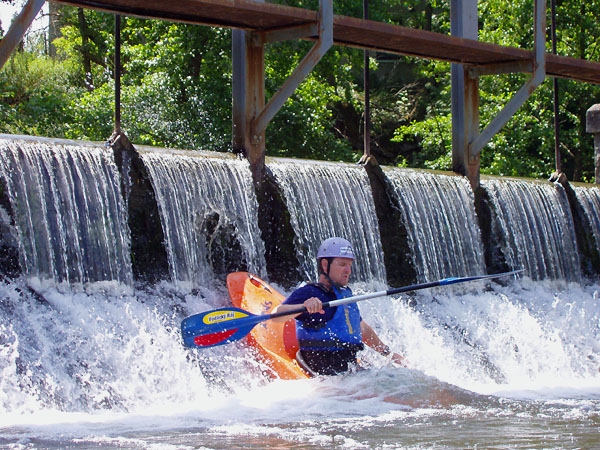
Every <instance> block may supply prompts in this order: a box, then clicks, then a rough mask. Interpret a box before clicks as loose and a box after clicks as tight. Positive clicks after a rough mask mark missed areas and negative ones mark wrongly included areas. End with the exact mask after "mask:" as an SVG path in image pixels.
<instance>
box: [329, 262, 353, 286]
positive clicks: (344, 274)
mask: <svg viewBox="0 0 600 450" xmlns="http://www.w3.org/2000/svg"><path fill="white" fill-rule="evenodd" d="M352 263H353V260H352V259H350V258H333V261H331V265H330V266H329V277H330V278H331V279H332V280H333V282H334V283H336V284H338V285H340V286H346V285H347V284H348V281H349V280H350V274H351V273H352Z"/></svg>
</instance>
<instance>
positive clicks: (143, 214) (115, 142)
mask: <svg viewBox="0 0 600 450" xmlns="http://www.w3.org/2000/svg"><path fill="white" fill-rule="evenodd" d="M108 143H109V144H110V146H111V147H112V149H113V151H114V155H115V163H116V164H117V166H118V167H119V170H120V172H121V192H122V194H123V197H124V199H125V204H126V205H128V215H129V217H128V224H129V229H130V231H131V263H132V270H133V276H134V277H135V279H136V280H139V281H144V282H150V283H153V282H156V281H158V280H161V279H168V278H169V263H168V259H167V250H166V248H165V244H164V242H165V237H164V234H163V230H162V225H161V222H160V214H159V212H158V204H157V202H156V194H155V192H154V189H153V187H152V183H151V182H150V178H149V176H148V172H147V170H146V168H145V167H144V164H143V162H142V160H141V158H140V156H139V153H138V152H137V150H136V149H135V148H134V147H133V145H132V144H131V142H130V141H129V139H127V137H126V136H125V135H124V134H122V133H115V134H114V135H113V136H112V137H111V139H110V140H109V141H108Z"/></svg>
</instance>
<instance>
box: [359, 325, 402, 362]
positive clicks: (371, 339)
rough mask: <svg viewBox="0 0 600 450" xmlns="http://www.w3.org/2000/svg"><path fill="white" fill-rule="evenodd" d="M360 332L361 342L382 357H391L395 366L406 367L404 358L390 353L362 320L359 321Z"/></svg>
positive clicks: (369, 326)
mask: <svg viewBox="0 0 600 450" xmlns="http://www.w3.org/2000/svg"><path fill="white" fill-rule="evenodd" d="M360 331H361V333H362V341H363V343H364V344H365V345H368V346H369V347H371V348H372V349H373V350H375V351H376V352H377V353H380V354H381V355H383V356H391V358H392V361H394V362H395V363H396V364H398V365H400V366H403V367H406V361H405V360H404V357H403V356H401V355H400V354H398V353H395V352H392V351H391V350H390V348H389V347H388V346H387V345H385V344H384V343H383V342H382V341H381V339H379V336H377V333H375V330H373V328H371V325H369V324H368V323H367V322H365V321H364V320H361V321H360Z"/></svg>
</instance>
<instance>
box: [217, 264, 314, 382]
mask: <svg viewBox="0 0 600 450" xmlns="http://www.w3.org/2000/svg"><path fill="white" fill-rule="evenodd" d="M227 289H228V290H229V297H231V303H232V304H233V306H235V307H236V308H241V309H244V310H246V311H248V312H251V313H252V314H257V315H263V314H269V313H271V311H272V310H273V308H275V307H276V306H278V305H279V304H281V302H282V301H283V300H285V297H284V296H283V295H282V294H281V293H280V292H278V291H276V290H275V289H273V288H272V287H271V286H269V285H268V284H267V283H266V282H264V281H263V280H261V279H260V278H258V277H257V276H255V275H252V274H250V273H248V272H234V273H230V274H229V275H227ZM246 339H247V342H248V344H249V345H250V346H251V347H252V348H254V349H255V350H256V352H257V354H258V355H259V357H260V358H261V360H262V361H263V362H264V363H265V364H266V365H267V366H268V367H269V368H270V369H271V372H272V376H273V378H281V379H283V380H297V379H302V378H309V375H308V374H307V373H306V372H305V371H304V370H302V368H301V367H300V366H299V365H298V362H297V361H296V358H295V355H296V352H297V351H298V341H297V339H296V323H295V321H294V319H290V320H288V321H287V322H285V323H275V322H273V321H272V320H267V321H265V322H262V323H259V324H258V325H257V326H255V327H254V328H253V329H252V331H251V332H250V333H249V334H248V336H247V337H246Z"/></svg>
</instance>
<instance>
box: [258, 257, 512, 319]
mask: <svg viewBox="0 0 600 450" xmlns="http://www.w3.org/2000/svg"><path fill="white" fill-rule="evenodd" d="M522 271H523V270H522V269H520V270H513V271H511V272H504V273H498V274H493V275H477V276H473V277H462V278H461V277H452V278H444V279H443V280H438V281H431V282H429V283H420V284H412V285H410V286H402V287H399V288H392V289H388V290H387V291H378V292H371V293H368V294H361V295H354V296H352V297H346V298H340V299H337V300H332V301H330V302H323V308H332V307H334V306H339V305H346V304H348V303H356V302H360V301H362V300H369V299H371V298H377V297H386V296H388V295H394V294H401V293H402V292H410V291H417V290H420V289H429V288H432V287H437V286H446V285H449V284H456V283H464V282H467V281H475V280H483V279H486V278H500V277H505V276H509V275H515V274H517V273H520V272H522ZM306 311H307V310H306V307H304V306H300V307H298V308H295V309H288V310H287V311H281V312H276V313H273V314H264V315H262V316H258V317H261V318H263V319H264V320H270V319H275V318H276V317H283V316H291V315H294V314H301V313H304V312H306Z"/></svg>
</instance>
